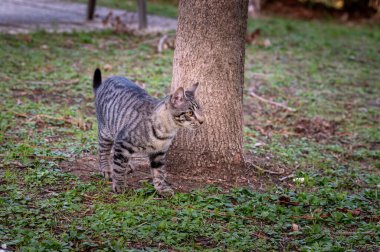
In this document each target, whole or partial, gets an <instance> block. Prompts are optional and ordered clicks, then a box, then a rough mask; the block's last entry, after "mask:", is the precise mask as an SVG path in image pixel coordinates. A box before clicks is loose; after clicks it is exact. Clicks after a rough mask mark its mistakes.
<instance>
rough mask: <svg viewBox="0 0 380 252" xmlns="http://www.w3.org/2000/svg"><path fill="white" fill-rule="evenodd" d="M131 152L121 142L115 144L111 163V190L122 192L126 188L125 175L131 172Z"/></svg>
mask: <svg viewBox="0 0 380 252" xmlns="http://www.w3.org/2000/svg"><path fill="white" fill-rule="evenodd" d="M130 156H131V153H130V152H128V151H127V150H125V148H123V144H115V147H114V155H113V163H112V190H113V191H114V192H116V193H123V192H124V191H125V188H126V175H127V174H129V173H131V172H132V168H131V167H130V165H129V159H130Z"/></svg>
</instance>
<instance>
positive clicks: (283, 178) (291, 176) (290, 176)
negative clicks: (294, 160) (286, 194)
mask: <svg viewBox="0 0 380 252" xmlns="http://www.w3.org/2000/svg"><path fill="white" fill-rule="evenodd" d="M289 178H294V174H290V175H288V176H285V177H282V178H280V179H279V180H280V181H284V180H285V179H289Z"/></svg>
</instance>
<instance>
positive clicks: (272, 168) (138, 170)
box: [60, 154, 292, 192]
mask: <svg viewBox="0 0 380 252" xmlns="http://www.w3.org/2000/svg"><path fill="white" fill-rule="evenodd" d="M246 160H247V165H246V167H245V168H243V169H239V173H236V171H235V172H234V176H229V177H227V176H226V175H227V174H228V173H227V171H222V172H218V173H215V172H213V171H212V172H209V173H208V174H207V175H203V174H202V175H201V174H199V173H197V172H196V171H188V172H184V171H176V170H168V176H167V181H168V182H169V183H170V184H171V186H172V187H173V189H174V190H175V191H177V192H189V191H191V190H193V189H197V188H204V187H205V186H207V185H214V186H218V187H219V188H221V189H223V190H229V189H231V188H234V187H251V188H254V189H255V190H265V188H266V187H268V186H271V185H273V184H274V183H275V184H279V183H282V184H283V186H292V185H290V184H288V183H286V181H284V182H282V181H280V177H283V176H286V175H287V174H289V173H291V172H292V171H291V170H290V169H287V168H285V167H278V166H276V165H275V164H273V163H272V162H270V160H267V159H266V158H258V157H252V156H248V155H247V156H246ZM132 165H133V167H134V172H132V173H131V174H129V175H128V176H127V179H126V182H127V186H128V187H129V188H133V189H138V188H141V187H142V186H143V184H145V183H150V184H151V183H152V179H151V176H150V170H149V163H148V160H147V159H146V158H143V157H135V158H133V159H132ZM60 167H61V169H62V170H63V171H64V172H70V173H72V174H74V175H76V176H77V177H79V178H80V179H81V180H83V181H95V180H99V179H103V178H102V177H101V174H100V172H99V170H98V167H99V166H98V157H97V156H95V155H90V154H87V155H86V156H84V157H79V158H76V159H75V160H74V161H68V160H64V161H62V162H61V163H60ZM109 183H110V186H111V182H109ZM264 186H265V188H264Z"/></svg>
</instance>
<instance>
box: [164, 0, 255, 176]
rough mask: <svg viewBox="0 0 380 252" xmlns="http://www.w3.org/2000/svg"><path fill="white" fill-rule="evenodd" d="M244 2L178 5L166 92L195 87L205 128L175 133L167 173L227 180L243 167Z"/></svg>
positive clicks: (218, 0) (212, 0)
mask: <svg viewBox="0 0 380 252" xmlns="http://www.w3.org/2000/svg"><path fill="white" fill-rule="evenodd" d="M247 11H248V0H208V1H195V0H194V1H193V0H182V1H180V4H179V18H178V28H177V35H176V48H175V52H174V62H173V79H172V85H171V91H172V92H173V91H174V90H175V89H176V88H177V87H180V86H182V87H185V88H186V87H189V86H191V85H192V84H194V83H196V82H199V83H200V85H199V87H198V90H197V93H196V98H197V100H198V102H199V103H200V105H201V107H202V108H203V111H204V115H205V117H206V120H205V123H204V124H203V125H202V126H201V127H200V128H199V129H198V130H196V131H191V130H180V131H179V133H178V135H177V137H176V139H175V140H174V143H173V145H172V146H171V148H170V151H169V153H168V157H167V165H168V170H169V172H172V173H185V174H191V175H198V176H199V175H202V176H205V177H207V176H208V177H218V178H220V177H221V176H222V177H228V176H233V175H234V174H235V172H238V171H239V170H240V171H241V169H242V168H243V167H244V156H243V115H242V111H243V110H242V106H243V84H244V55H245V35H246V28H247Z"/></svg>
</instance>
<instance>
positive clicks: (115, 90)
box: [95, 76, 159, 128]
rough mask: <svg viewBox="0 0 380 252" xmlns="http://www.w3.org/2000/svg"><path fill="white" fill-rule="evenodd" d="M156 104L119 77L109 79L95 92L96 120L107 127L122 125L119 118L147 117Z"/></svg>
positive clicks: (144, 92) (147, 95)
mask: <svg viewBox="0 0 380 252" xmlns="http://www.w3.org/2000/svg"><path fill="white" fill-rule="evenodd" d="M158 103H159V100H158V99H156V98H153V97H151V96H150V95H149V94H148V93H147V92H146V91H145V90H144V89H142V88H141V87H139V86H138V85H136V84H135V83H133V82H132V81H131V80H129V79H127V78H124V77H120V76H112V77H109V78H108V79H106V80H105V81H104V82H103V83H102V84H101V85H100V86H99V87H98V88H97V89H96V90H95V104H96V110H97V115H98V119H99V120H100V121H101V122H102V123H106V124H109V127H115V126H120V125H121V124H124V123H125V122H124V119H123V120H122V119H121V118H125V117H128V118H130V117H131V116H132V117H135V116H137V115H138V118H135V119H141V118H142V117H146V116H149V115H150V114H151V113H152V111H153V110H154V108H155V106H156V105H157V104H158ZM116 124H117V125H116ZM117 128H119V127H117Z"/></svg>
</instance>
